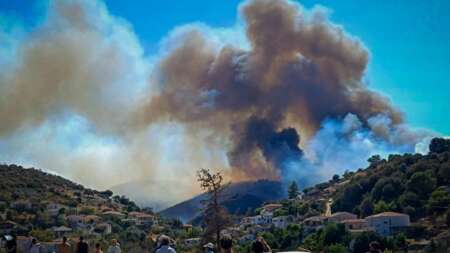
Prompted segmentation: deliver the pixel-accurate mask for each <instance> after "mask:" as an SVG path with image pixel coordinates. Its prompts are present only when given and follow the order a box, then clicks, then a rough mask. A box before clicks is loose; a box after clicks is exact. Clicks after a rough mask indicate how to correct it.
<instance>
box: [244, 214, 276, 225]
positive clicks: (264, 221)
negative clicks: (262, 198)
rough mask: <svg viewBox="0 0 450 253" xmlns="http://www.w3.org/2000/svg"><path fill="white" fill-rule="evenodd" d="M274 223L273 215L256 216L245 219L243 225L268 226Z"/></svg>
mask: <svg viewBox="0 0 450 253" xmlns="http://www.w3.org/2000/svg"><path fill="white" fill-rule="evenodd" d="M271 223H272V215H266V214H265V215H256V216H250V217H244V218H243V219H242V221H241V225H268V224H271Z"/></svg>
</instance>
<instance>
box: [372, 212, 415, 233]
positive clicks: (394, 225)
mask: <svg viewBox="0 0 450 253" xmlns="http://www.w3.org/2000/svg"><path fill="white" fill-rule="evenodd" d="M366 221H367V224H368V226H369V227H371V228H373V229H374V230H375V232H377V233H378V234H380V235H383V236H388V235H392V234H393V233H394V232H395V231H397V230H399V229H401V228H405V227H408V226H410V225H411V223H410V220H409V215H407V214H402V213H395V212H385V213H379V214H375V215H372V216H368V217H366Z"/></svg>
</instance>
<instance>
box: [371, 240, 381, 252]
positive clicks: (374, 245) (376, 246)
mask: <svg viewBox="0 0 450 253" xmlns="http://www.w3.org/2000/svg"><path fill="white" fill-rule="evenodd" d="M369 249H370V250H373V251H376V250H381V245H380V243H379V242H377V241H373V242H371V243H369Z"/></svg>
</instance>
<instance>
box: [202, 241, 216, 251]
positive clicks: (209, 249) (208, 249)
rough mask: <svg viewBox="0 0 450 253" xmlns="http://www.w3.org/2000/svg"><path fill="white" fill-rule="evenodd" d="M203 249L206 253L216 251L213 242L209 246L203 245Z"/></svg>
mask: <svg viewBox="0 0 450 253" xmlns="http://www.w3.org/2000/svg"><path fill="white" fill-rule="evenodd" d="M203 248H204V249H205V251H212V250H214V244H213V243H211V242H208V243H207V244H205V245H203Z"/></svg>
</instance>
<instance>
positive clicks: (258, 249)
mask: <svg viewBox="0 0 450 253" xmlns="http://www.w3.org/2000/svg"><path fill="white" fill-rule="evenodd" d="M252 250H253V252H255V253H262V252H264V244H263V243H262V240H261V238H257V239H256V240H255V241H254V242H253V245H252Z"/></svg>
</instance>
